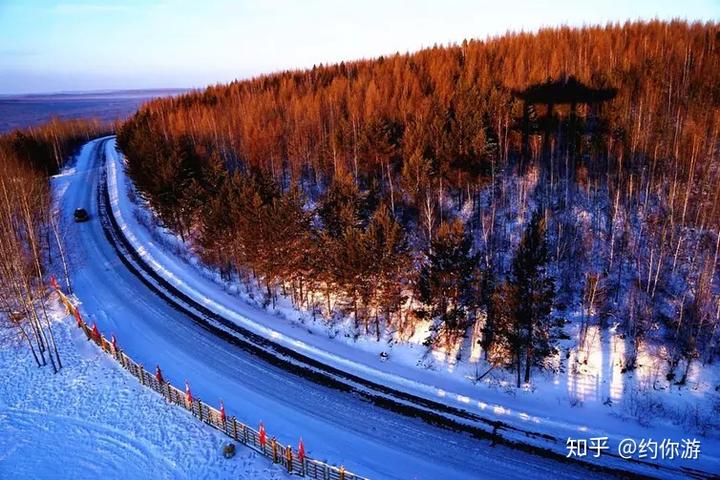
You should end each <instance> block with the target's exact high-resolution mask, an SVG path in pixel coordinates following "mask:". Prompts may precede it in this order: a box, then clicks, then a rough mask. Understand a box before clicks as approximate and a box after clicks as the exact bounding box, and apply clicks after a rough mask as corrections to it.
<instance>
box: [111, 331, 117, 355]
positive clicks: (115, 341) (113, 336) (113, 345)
mask: <svg viewBox="0 0 720 480" xmlns="http://www.w3.org/2000/svg"><path fill="white" fill-rule="evenodd" d="M110 343H112V347H113V352H117V339H116V338H115V334H114V333H113V334H112V335H110Z"/></svg>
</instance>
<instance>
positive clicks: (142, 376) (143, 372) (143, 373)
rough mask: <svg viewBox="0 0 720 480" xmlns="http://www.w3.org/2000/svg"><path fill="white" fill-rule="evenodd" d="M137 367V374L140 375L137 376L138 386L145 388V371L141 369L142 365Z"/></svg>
mask: <svg viewBox="0 0 720 480" xmlns="http://www.w3.org/2000/svg"><path fill="white" fill-rule="evenodd" d="M139 367H140V372H139V373H140V375H139V377H140V385H142V386H143V387H144V386H145V369H144V368H143V366H142V365H139Z"/></svg>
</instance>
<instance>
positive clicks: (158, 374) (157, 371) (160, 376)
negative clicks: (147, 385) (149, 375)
mask: <svg viewBox="0 0 720 480" xmlns="http://www.w3.org/2000/svg"><path fill="white" fill-rule="evenodd" d="M155 380H157V381H158V383H159V384H160V385H162V384H163V383H165V379H164V378H163V374H162V371H161V370H160V365H156V366H155Z"/></svg>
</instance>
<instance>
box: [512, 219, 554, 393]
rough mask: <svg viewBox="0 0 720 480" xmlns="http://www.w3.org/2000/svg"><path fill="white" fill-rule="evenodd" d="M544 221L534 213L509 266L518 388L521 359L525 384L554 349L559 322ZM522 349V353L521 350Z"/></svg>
mask: <svg viewBox="0 0 720 480" xmlns="http://www.w3.org/2000/svg"><path fill="white" fill-rule="evenodd" d="M546 228H547V227H546V221H545V218H544V216H543V214H542V209H538V210H536V211H535V212H534V213H533V215H532V218H531V219H530V224H529V225H528V227H527V229H526V231H525V233H524V235H523V238H522V239H521V240H520V246H519V247H518V251H517V253H516V254H515V259H514V261H513V264H512V279H511V284H512V286H513V287H514V289H515V291H516V295H517V302H516V306H517V308H516V313H515V322H516V328H515V329H514V331H515V335H517V338H515V339H513V340H514V344H515V346H516V347H515V349H516V351H515V357H516V364H517V365H516V366H517V369H518V371H517V373H518V382H517V383H518V386H520V368H521V366H520V364H521V362H520V358H521V357H522V356H524V357H525V382H529V381H530V368H531V366H532V365H538V364H540V363H541V362H542V361H543V360H544V359H545V358H546V357H548V356H550V355H553V354H555V353H557V350H556V349H555V345H554V344H555V341H556V339H557V337H556V334H557V332H556V330H557V327H558V326H559V324H558V322H557V321H556V320H554V319H553V317H552V315H551V312H552V306H553V300H554V296H555V282H554V280H553V278H552V277H551V276H550V274H549V273H548V271H547V269H548V247H547V238H546ZM521 350H522V351H521Z"/></svg>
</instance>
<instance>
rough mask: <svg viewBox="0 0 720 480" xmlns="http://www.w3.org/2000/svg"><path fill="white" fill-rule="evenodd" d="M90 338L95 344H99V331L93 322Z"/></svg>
mask: <svg viewBox="0 0 720 480" xmlns="http://www.w3.org/2000/svg"><path fill="white" fill-rule="evenodd" d="M92 338H93V340H95V341H96V342H100V330H98V327H97V323H95V322H93V327H92Z"/></svg>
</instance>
